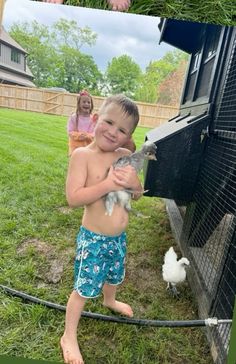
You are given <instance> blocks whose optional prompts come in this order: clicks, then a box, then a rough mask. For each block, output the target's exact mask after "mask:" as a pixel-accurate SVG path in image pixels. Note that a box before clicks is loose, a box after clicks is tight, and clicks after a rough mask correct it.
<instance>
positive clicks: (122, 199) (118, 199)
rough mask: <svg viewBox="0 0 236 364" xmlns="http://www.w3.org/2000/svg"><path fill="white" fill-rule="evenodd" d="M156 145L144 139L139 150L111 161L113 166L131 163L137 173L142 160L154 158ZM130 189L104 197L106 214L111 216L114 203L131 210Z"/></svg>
mask: <svg viewBox="0 0 236 364" xmlns="http://www.w3.org/2000/svg"><path fill="white" fill-rule="evenodd" d="M156 148H157V147H156V145H155V144H154V143H152V142H149V141H146V142H145V143H144V144H143V146H142V148H141V150H140V151H138V152H135V153H132V154H130V155H126V156H123V157H121V158H119V159H118V160H117V161H116V162H114V163H113V167H114V168H117V167H125V166H128V165H131V166H132V167H134V168H135V170H136V172H137V173H139V172H140V171H141V169H142V168H143V164H144V160H145V159H148V160H156V155H155V154H156ZM132 193H133V191H132V190H121V191H112V192H109V193H108V194H107V195H106V196H105V197H104V201H105V208H106V215H108V216H111V215H112V212H113V208H114V205H115V204H116V203H118V204H120V205H121V206H122V207H124V208H125V209H126V210H127V211H131V204H130V200H131V196H132Z"/></svg>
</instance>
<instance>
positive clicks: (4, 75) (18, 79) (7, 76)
mask: <svg viewBox="0 0 236 364" xmlns="http://www.w3.org/2000/svg"><path fill="white" fill-rule="evenodd" d="M0 80H1V81H6V82H10V83H14V84H17V85H21V86H28V87H35V84H34V83H33V82H32V81H31V80H29V79H27V78H26V77H24V76H21V75H16V74H13V73H10V72H7V71H5V70H2V69H0Z"/></svg>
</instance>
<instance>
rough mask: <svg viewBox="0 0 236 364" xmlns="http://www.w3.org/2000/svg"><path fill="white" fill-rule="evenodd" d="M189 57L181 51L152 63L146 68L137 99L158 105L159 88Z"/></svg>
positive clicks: (169, 53)
mask: <svg viewBox="0 0 236 364" xmlns="http://www.w3.org/2000/svg"><path fill="white" fill-rule="evenodd" d="M187 58H188V55H187V54H186V53H183V52H181V51H179V50H174V51H172V52H168V53H166V55H165V56H164V57H163V58H161V59H160V60H157V61H152V62H150V63H149V65H148V66H147V68H146V71H145V73H144V75H143V76H142V78H141V80H140V84H139V88H138V89H137V91H136V95H135V98H136V99H137V100H139V101H144V102H151V103H156V102H157V100H158V98H159V86H160V85H161V83H162V82H163V80H165V79H166V78H167V77H169V76H170V75H171V74H172V73H173V72H174V71H176V70H177V69H178V67H179V66H180V64H181V62H182V60H184V59H187Z"/></svg>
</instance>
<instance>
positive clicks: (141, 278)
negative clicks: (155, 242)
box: [127, 252, 158, 292]
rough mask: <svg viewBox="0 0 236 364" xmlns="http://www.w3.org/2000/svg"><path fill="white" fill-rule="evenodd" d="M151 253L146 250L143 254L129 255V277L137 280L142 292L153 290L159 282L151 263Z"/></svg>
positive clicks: (136, 283)
mask: <svg viewBox="0 0 236 364" xmlns="http://www.w3.org/2000/svg"><path fill="white" fill-rule="evenodd" d="M151 258H152V256H151V253H147V252H145V254H143V255H139V256H136V255H131V254H130V255H129V256H128V259H127V260H128V262H127V267H128V269H127V277H128V279H130V280H131V281H132V282H135V285H136V287H137V289H138V290H139V291H140V292H145V291H146V290H149V289H150V290H152V289H153V287H155V286H156V285H157V283H158V276H157V273H156V272H155V271H154V270H153V265H152V264H151Z"/></svg>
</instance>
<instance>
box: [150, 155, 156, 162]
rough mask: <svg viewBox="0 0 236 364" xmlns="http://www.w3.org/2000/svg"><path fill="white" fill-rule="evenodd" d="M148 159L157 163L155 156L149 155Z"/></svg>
mask: <svg viewBox="0 0 236 364" xmlns="http://www.w3.org/2000/svg"><path fill="white" fill-rule="evenodd" d="M148 159H149V160H151V161H156V160H157V159H156V156H155V154H149V156H148Z"/></svg>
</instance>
